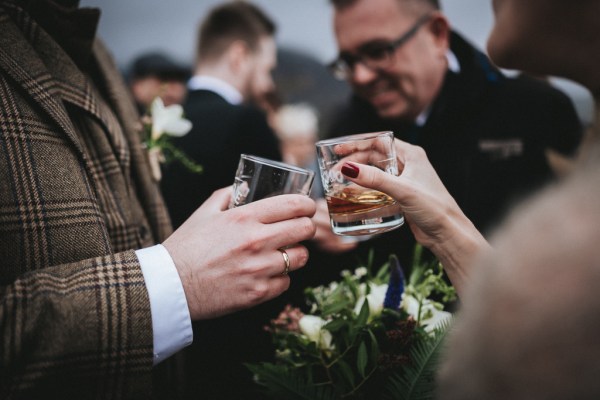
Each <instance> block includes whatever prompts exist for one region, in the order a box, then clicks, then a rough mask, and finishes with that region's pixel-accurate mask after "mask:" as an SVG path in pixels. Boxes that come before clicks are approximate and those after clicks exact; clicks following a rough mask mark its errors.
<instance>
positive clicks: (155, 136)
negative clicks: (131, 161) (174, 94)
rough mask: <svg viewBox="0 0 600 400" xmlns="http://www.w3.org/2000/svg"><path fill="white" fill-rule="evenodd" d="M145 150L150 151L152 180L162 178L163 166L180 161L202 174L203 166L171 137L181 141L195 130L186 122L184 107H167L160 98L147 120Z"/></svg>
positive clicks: (154, 102)
mask: <svg viewBox="0 0 600 400" xmlns="http://www.w3.org/2000/svg"><path fill="white" fill-rule="evenodd" d="M143 122H144V135H145V138H144V146H145V147H146V149H148V160H149V162H150V168H151V170H152V176H153V177H154V179H156V180H157V181H159V180H160V178H161V176H162V175H161V171H160V164H161V163H169V162H171V161H178V162H180V163H181V164H182V165H183V166H184V167H186V168H187V169H188V170H190V171H192V172H194V173H201V172H202V166H201V165H199V164H197V163H196V162H195V161H193V160H192V159H190V158H189V157H188V156H187V155H186V154H185V153H184V152H183V151H181V150H179V149H177V148H176V147H175V146H173V144H172V143H171V142H170V137H181V136H184V135H186V134H187V133H188V132H189V131H190V130H191V129H192V123H191V122H190V121H189V120H187V119H185V118H183V107H181V106H180V105H179V104H173V105H170V106H168V107H165V105H164V103H163V101H162V100H161V98H160V97H157V98H156V99H154V101H153V102H152V105H151V106H150V113H149V115H146V116H145V117H144V120H143Z"/></svg>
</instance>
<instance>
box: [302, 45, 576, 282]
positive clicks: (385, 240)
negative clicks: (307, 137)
mask: <svg viewBox="0 0 600 400" xmlns="http://www.w3.org/2000/svg"><path fill="white" fill-rule="evenodd" d="M451 49H452V51H453V52H454V54H455V55H456V57H457V58H458V60H459V63H460V67H461V71H460V73H458V74H456V73H454V72H450V71H449V72H447V74H446V77H445V81H444V84H443V87H442V90H441V93H440V94H439V95H438V97H437V98H436V100H435V101H434V103H433V105H432V108H431V113H430V115H429V118H428V119H427V122H426V124H425V125H424V126H423V127H421V128H417V127H415V126H414V125H412V124H408V123H403V122H402V121H391V120H384V119H381V118H379V117H378V116H377V113H376V112H375V110H374V109H373V108H372V107H371V106H370V104H367V103H366V102H365V101H362V100H360V99H357V98H353V99H352V101H351V103H350V104H349V106H348V107H347V108H346V109H345V110H343V111H342V112H341V113H340V115H339V116H338V118H337V122H336V123H335V124H334V126H333V127H332V128H331V132H330V135H331V136H339V135H345V134H353V133H359V132H371V131H378V130H393V131H394V133H395V135H396V137H398V138H400V139H403V140H405V141H408V142H411V143H415V144H418V145H420V146H422V147H423V148H424V149H425V151H426V153H427V156H428V158H429V160H430V161H431V163H432V165H433V167H434V168H435V170H436V171H437V173H438V174H439V176H440V178H441V180H442V182H443V183H444V185H446V187H447V188H448V190H449V192H450V193H451V194H452V196H454V198H455V199H456V201H457V202H458V204H459V206H460V207H461V208H462V210H463V211H464V212H465V214H466V215H467V216H468V217H469V218H470V219H471V220H472V221H473V222H474V223H475V225H476V226H477V227H478V228H479V229H480V230H483V231H484V232H486V233H487V232H489V230H490V229H493V227H494V225H495V224H496V223H497V222H499V221H500V220H501V219H502V218H503V216H504V215H505V214H506V212H507V210H508V209H509V208H510V207H511V206H512V205H513V204H515V202H516V201H518V200H519V199H521V198H523V197H524V196H526V195H527V194H529V193H531V192H532V191H534V190H535V189H536V188H538V187H539V186H541V185H543V184H544V183H546V182H547V181H548V180H550V179H552V177H553V174H552V171H551V168H550V166H549V164H548V161H547V159H546V156H545V154H544V152H545V150H546V149H547V148H552V149H555V150H557V151H558V152H560V153H562V154H567V155H568V154H571V153H572V152H573V151H574V150H575V149H576V148H577V146H578V144H579V142H580V138H581V125H580V122H579V119H578V117H577V114H576V112H575V109H574V107H573V105H572V103H571V101H570V100H569V98H568V97H567V96H566V95H564V94H563V93H562V92H560V91H558V90H556V89H554V88H552V87H550V86H549V85H548V84H546V83H543V82H540V81H536V80H532V79H527V78H518V79H514V78H507V77H506V76H504V75H503V74H502V73H501V72H500V71H499V70H498V69H496V68H495V67H494V66H493V65H492V64H491V63H490V61H489V60H488V59H487V57H486V56H485V55H484V54H483V53H481V52H479V51H477V50H476V49H475V48H473V47H472V46H471V45H470V44H469V43H467V42H466V41H465V40H463V39H462V38H461V37H460V36H459V35H457V34H452V37H451ZM414 243H415V241H414V238H413V237H412V234H411V233H410V229H409V228H408V227H407V226H404V227H401V228H399V229H398V230H396V231H392V232H389V233H385V234H383V235H381V236H380V237H379V238H377V239H375V240H369V241H366V242H363V243H361V245H360V247H359V249H358V250H357V251H354V252H352V253H350V254H346V255H345V256H344V257H340V256H336V257H328V256H327V255H324V254H319V253H318V250H317V249H314V251H313V252H312V253H311V259H310V261H309V263H310V265H309V266H307V268H304V270H306V271H310V270H315V269H317V268H319V269H320V270H322V269H323V267H324V266H325V265H331V264H346V265H342V266H340V267H343V268H349V267H352V266H354V265H356V263H357V260H358V259H361V260H363V261H365V260H366V258H367V256H366V255H367V253H368V251H369V250H370V249H374V250H375V252H376V254H375V256H376V260H377V261H376V262H377V263H378V264H379V263H381V262H383V261H384V260H385V259H386V258H387V257H388V255H389V254H390V253H396V254H398V255H399V256H400V259H401V262H402V263H403V265H405V266H406V267H407V268H408V267H409V266H410V265H411V259H412V249H413V246H414ZM318 264H323V265H318ZM312 265H314V266H315V267H314V268H312V269H311V268H310V266H312ZM320 278H323V279H328V278H330V277H325V278H324V277H323V276H321V277H320Z"/></svg>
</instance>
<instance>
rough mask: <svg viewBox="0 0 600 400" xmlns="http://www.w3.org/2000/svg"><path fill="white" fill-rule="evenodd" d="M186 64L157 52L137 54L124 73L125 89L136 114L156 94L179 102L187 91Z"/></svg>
mask: <svg viewBox="0 0 600 400" xmlns="http://www.w3.org/2000/svg"><path fill="white" fill-rule="evenodd" d="M189 78H190V70H189V68H187V67H185V66H183V65H180V64H178V63H176V62H175V61H173V60H171V59H170V58H169V57H168V56H166V55H165V54H161V53H146V54H142V55H140V56H139V57H137V58H136V59H135V60H134V61H133V63H132V64H131V67H130V68H129V71H128V73H127V81H128V84H129V89H130V90H131V93H132V94H133V98H134V100H135V103H136V105H137V107H138V111H139V112H140V114H144V113H145V112H146V110H148V107H150V104H152V101H153V100H154V99H155V98H156V97H160V98H161V99H162V101H163V103H164V104H165V106H169V105H171V104H182V103H183V101H184V100H185V97H186V94H187V87H186V85H187V81H188V79H189Z"/></svg>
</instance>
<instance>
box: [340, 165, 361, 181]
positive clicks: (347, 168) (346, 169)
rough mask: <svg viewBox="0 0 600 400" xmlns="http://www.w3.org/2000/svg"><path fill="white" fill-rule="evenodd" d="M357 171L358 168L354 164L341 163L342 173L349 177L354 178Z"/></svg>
mask: <svg viewBox="0 0 600 400" xmlns="http://www.w3.org/2000/svg"><path fill="white" fill-rule="evenodd" d="M359 172H360V170H359V169H358V167H357V166H356V165H354V164H350V163H344V165H342V174H344V175H346V176H348V177H350V178H356V177H357V176H358V173H359Z"/></svg>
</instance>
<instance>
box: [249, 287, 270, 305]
mask: <svg viewBox="0 0 600 400" xmlns="http://www.w3.org/2000/svg"><path fill="white" fill-rule="evenodd" d="M268 297H269V284H268V283H267V282H265V281H258V282H256V283H255V284H254V286H253V287H252V288H251V289H250V290H249V291H248V299H249V301H250V303H251V304H258V303H261V302H263V301H265V300H266V299H267V298H268Z"/></svg>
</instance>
